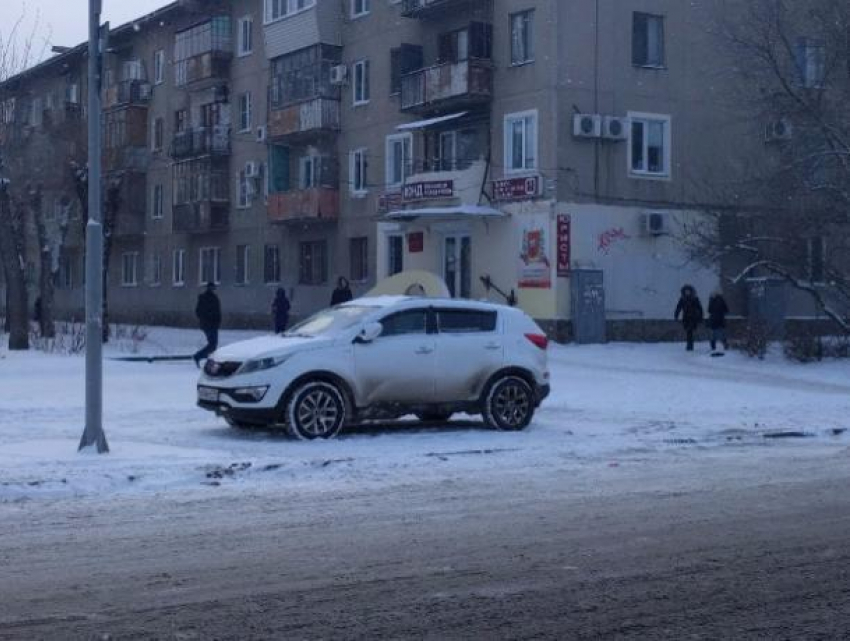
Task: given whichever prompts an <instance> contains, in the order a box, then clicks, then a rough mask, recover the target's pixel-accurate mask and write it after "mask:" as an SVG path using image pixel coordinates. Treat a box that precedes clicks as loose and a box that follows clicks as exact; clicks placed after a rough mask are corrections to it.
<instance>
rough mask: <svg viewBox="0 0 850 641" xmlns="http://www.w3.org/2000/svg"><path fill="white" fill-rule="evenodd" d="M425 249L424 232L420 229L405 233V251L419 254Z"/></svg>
mask: <svg viewBox="0 0 850 641" xmlns="http://www.w3.org/2000/svg"><path fill="white" fill-rule="evenodd" d="M424 250H425V234H424V233H423V232H421V231H415V232H411V233H409V234H408V235H407V251H408V252H410V253H411V254H421V253H422V252H423V251H424Z"/></svg>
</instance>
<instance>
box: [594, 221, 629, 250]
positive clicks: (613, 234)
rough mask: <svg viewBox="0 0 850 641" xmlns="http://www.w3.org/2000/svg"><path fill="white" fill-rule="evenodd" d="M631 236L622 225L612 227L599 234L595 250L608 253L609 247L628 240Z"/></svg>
mask: <svg viewBox="0 0 850 641" xmlns="http://www.w3.org/2000/svg"><path fill="white" fill-rule="evenodd" d="M630 238H631V236H629V235H628V234H627V233H626V230H625V229H623V228H622V227H612V228H611V229H606V230H605V231H603V232H602V233H601V234H599V238H598V244H597V247H596V250H597V251H598V252H600V253H602V254H609V253H610V252H611V249H612V248H613V247H614V245H616V244H617V243H619V242H622V241H625V240H629V239H630Z"/></svg>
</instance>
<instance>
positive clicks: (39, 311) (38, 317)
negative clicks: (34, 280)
mask: <svg viewBox="0 0 850 641" xmlns="http://www.w3.org/2000/svg"><path fill="white" fill-rule="evenodd" d="M32 319H33V320H34V321H35V322H36V323H38V334H39V336H44V309H43V308H42V306H41V296H39V297H38V298H36V299H35V308H34V309H33V316H32Z"/></svg>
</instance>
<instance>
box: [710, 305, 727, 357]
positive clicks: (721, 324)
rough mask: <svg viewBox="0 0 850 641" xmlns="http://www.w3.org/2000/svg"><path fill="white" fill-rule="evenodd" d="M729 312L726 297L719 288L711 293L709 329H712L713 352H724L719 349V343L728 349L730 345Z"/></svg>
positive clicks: (724, 348)
mask: <svg viewBox="0 0 850 641" xmlns="http://www.w3.org/2000/svg"><path fill="white" fill-rule="evenodd" d="M728 313H729V306H728V305H727V304H726V299H725V298H723V294H722V293H720V291H719V290H717V291H715V292H714V293H712V294H711V298H709V299H708V329H709V330H711V351H712V353H713V354H718V355H719V354H722V353H723V352H718V351H717V343H718V341H719V342H720V344H721V345H723V350H724V351H725V350H727V349H728V348H729V345H728V343H727V341H726V315H727V314H728Z"/></svg>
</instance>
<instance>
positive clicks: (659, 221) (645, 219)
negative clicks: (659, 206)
mask: <svg viewBox="0 0 850 641" xmlns="http://www.w3.org/2000/svg"><path fill="white" fill-rule="evenodd" d="M640 232H641V235H642V236H665V235H667V234H669V233H670V220H669V217H668V216H667V214H665V213H664V212H657V211H653V212H647V213H645V214H641V216H640Z"/></svg>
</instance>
